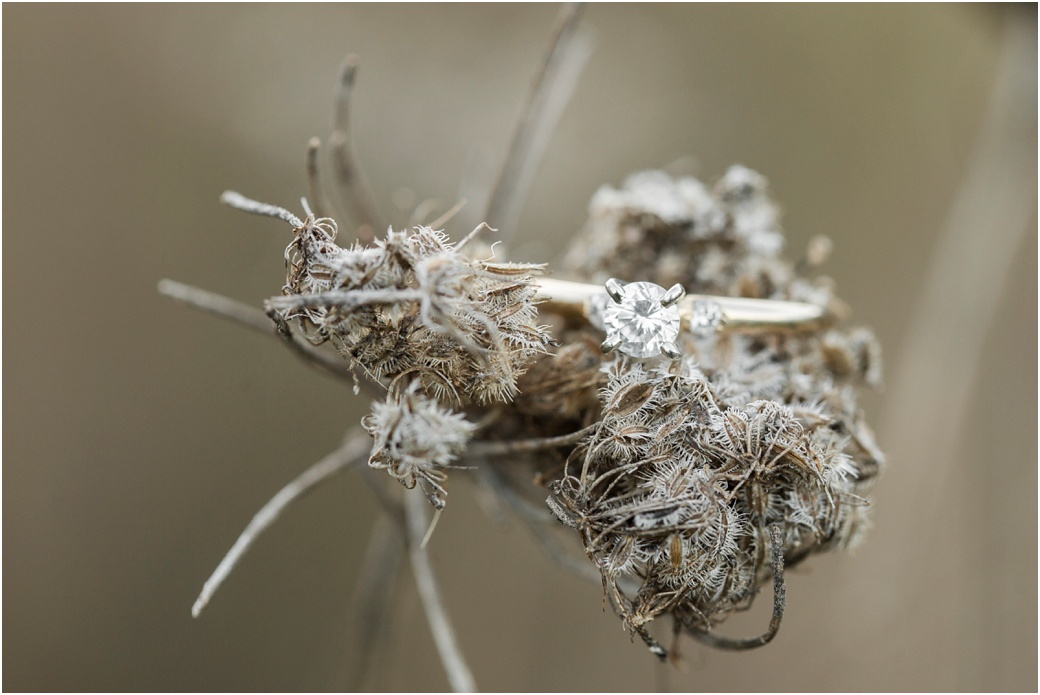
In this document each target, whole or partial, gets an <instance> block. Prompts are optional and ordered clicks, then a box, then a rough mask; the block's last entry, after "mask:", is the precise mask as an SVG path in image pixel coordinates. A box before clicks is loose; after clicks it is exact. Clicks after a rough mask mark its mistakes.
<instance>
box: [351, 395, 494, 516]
mask: <svg viewBox="0 0 1040 695" xmlns="http://www.w3.org/2000/svg"><path fill="white" fill-rule="evenodd" d="M364 426H365V429H366V430H368V433H369V434H370V435H372V439H373V444H372V455H371V457H370V458H369V461H368V465H370V466H372V467H373V468H381V469H384V470H386V471H387V472H388V473H389V474H390V475H391V477H393V478H394V479H396V480H398V481H399V482H400V483H401V484H402V485H404V486H405V487H406V488H409V489H410V488H413V487H415V485H416V483H418V484H419V486H420V487H421V488H422V490H423V492H424V493H425V494H426V497H427V498H428V499H429V500H430V503H431V504H432V505H433V506H434V507H436V508H438V509H441V508H443V507H444V498H445V495H446V494H447V491H446V490H445V489H444V482H445V480H446V479H447V475H446V473H445V469H447V468H449V467H451V464H452V462H453V461H455V459H456V458H457V457H458V456H459V454H461V453H462V452H463V450H464V449H465V446H466V442H468V441H469V439H470V437H471V436H472V435H473V431H474V429H475V426H474V425H473V423H471V422H468V421H467V420H466V418H465V417H463V416H462V415H461V414H459V413H453V412H451V411H449V410H446V409H445V408H442V407H441V406H440V405H438V404H437V402H436V401H434V400H432V399H430V398H428V397H426V396H424V395H423V394H422V393H421V392H420V389H419V384H418V382H412V384H411V386H409V387H408V388H407V389H406V390H405V391H404V392H403V393H401V394H399V395H398V396H396V397H394V396H390V397H388V399H387V400H386V402H384V403H373V404H372V414H371V415H369V416H368V417H366V418H365V420H364Z"/></svg>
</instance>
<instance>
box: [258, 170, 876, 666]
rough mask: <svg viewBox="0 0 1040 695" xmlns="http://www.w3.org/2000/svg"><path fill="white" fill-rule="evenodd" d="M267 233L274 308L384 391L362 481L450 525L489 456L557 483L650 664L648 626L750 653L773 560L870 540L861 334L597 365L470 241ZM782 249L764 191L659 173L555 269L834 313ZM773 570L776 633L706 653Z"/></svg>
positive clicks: (778, 604) (807, 266) (530, 282)
mask: <svg viewBox="0 0 1040 695" xmlns="http://www.w3.org/2000/svg"><path fill="white" fill-rule="evenodd" d="M279 214H280V213H279ZM282 216H283V217H285V218H286V219H289V221H290V222H292V223H293V225H294V238H293V241H292V242H291V243H290V244H289V246H288V248H287V249H286V252H285V260H286V269H287V270H286V284H285V286H284V288H283V296H281V297H277V298H274V299H271V300H269V301H268V309H269V311H272V312H275V313H276V314H277V316H276V318H277V319H278V320H279V321H281V322H283V323H284V322H286V321H296V322H297V323H298V324H299V325H300V327H301V329H302V330H303V332H304V334H305V335H306V336H307V337H308V339H309V340H310V341H311V342H312V343H313V344H315V345H320V344H323V343H331V344H332V345H334V346H335V348H336V349H337V351H338V352H339V354H340V355H342V356H343V357H344V358H346V360H347V361H348V363H349V364H350V365H351V366H354V367H358V368H360V369H361V370H362V371H363V372H364V373H365V374H366V375H367V376H369V377H370V378H371V379H372V380H374V381H375V382H377V383H380V384H383V385H384V386H385V387H386V389H387V395H386V400H385V402H382V403H379V402H377V403H375V404H374V405H373V410H372V414H371V415H369V416H368V417H366V418H365V420H364V422H363V425H364V427H365V429H366V430H367V432H368V433H369V435H370V436H371V437H372V439H373V446H372V450H371V455H370V458H369V465H370V466H371V467H373V468H377V469H382V470H386V471H387V472H388V473H389V475H390V476H391V477H392V478H394V479H395V480H397V481H398V482H400V483H401V484H403V485H404V486H405V487H406V488H409V489H410V488H413V487H415V486H416V485H418V486H419V487H420V488H421V489H422V491H423V493H424V494H425V495H426V497H427V499H428V500H429V501H430V503H431V504H432V505H433V506H434V507H435V508H437V509H442V508H444V506H445V501H446V495H447V489H446V483H447V478H448V475H447V471H448V469H450V468H454V467H471V466H474V465H475V466H480V465H496V466H497V465H498V464H497V463H495V464H492V463H490V462H489V461H488V455H489V454H488V452H494V451H498V452H499V453H508V454H509V456H508V459H509V465H510V467H511V468H512V471H513V475H512V476H510V480H512V481H514V482H513V483H511V484H515V480H516V479H517V476H516V475H515V473H516V472H517V471H518V470H519V471H526V472H527V477H528V480H531V481H532V484H529V485H527V486H526V487H527V489H526V490H521V491H519V492H520V493H521V496H522V495H523V493H530V492H531V490H532V489H537V488H536V486H541V487H542V488H543V489H545V488H547V489H548V491H549V493H550V494H549V497H548V499H547V504H548V506H549V509H550V510H551V512H552V513H553V515H554V516H555V518H557V519H558V520H559V521H561V522H563V523H564V524H566V525H567V526H569V527H572V528H574V529H576V530H577V532H578V533H579V535H580V538H581V542H582V544H583V546H584V549H585V553H586V555H587V556H588V558H589V559H590V560H591V561H592V563H593V565H594V566H595V568H596V570H597V571H598V573H599V574H600V576H601V579H602V583H603V588H604V591H605V593H606V596H607V597H608V598H609V599H610V601H611V604H612V605H613V606H614V608H615V610H616V611H617V613H618V615H619V616H620V617H621V619H622V620H623V622H624V625H625V627H626V628H627V629H628V630H630V631H631V632H632V633H633V634H637V635H639V636H640V637H642V638H643V640H644V641H645V642H646V643H647V645H648V646H649V647H650V649H651V650H652V651H653V652H655V653H657V654H658V655H661V656H664V655H665V654H666V653H667V652H666V650H665V649H664V648H663V647H661V646H660V645H659V644H658V642H657V641H656V639H655V638H654V637H653V636H652V635H651V633H650V631H649V629H648V624H649V623H650V622H651V621H653V620H654V619H655V618H657V617H659V616H662V615H671V616H672V618H673V621H674V624H675V629H676V632H677V633H679V632H687V633H690V634H692V635H694V636H696V637H698V638H700V639H702V640H703V641H707V642H709V643H711V644H713V645H714V646H718V647H728V648H746V647H751V646H758V645H760V644H764V643H765V642H767V641H768V640H769V639H771V638H772V635H773V634H775V631H776V628H777V627H778V625H779V617H780V615H782V610H783V601H784V595H783V582H782V567H783V565H784V563H786V564H787V565H792V564H795V563H797V562H800V561H802V560H804V559H805V558H806V557H808V556H809V555H811V554H813V553H816V552H820V551H823V550H828V549H832V548H844V547H848V546H850V545H852V544H853V543H854V542H855V541H856V540H857V539H858V538H859V537H860V535H861V534H862V532H863V530H864V529H865V528H866V526H867V518H866V495H867V493H868V491H869V489H870V487H871V484H872V482H873V480H874V478H875V477H876V475H877V473H878V470H879V467H880V465H881V463H882V461H883V456H882V454H881V453H880V452H879V451H878V449H877V446H876V445H875V443H874V440H873V436H872V434H871V432H870V430H869V428H868V427H867V425H866V424H865V422H864V421H863V417H862V413H861V411H860V409H859V407H858V405H857V402H856V393H857V389H859V388H860V387H864V386H868V387H869V386H876V385H877V384H878V383H879V381H880V358H879V349H878V346H877V343H876V341H875V340H874V337H873V335H872V334H871V333H870V332H869V331H868V330H866V329H862V328H859V329H854V330H851V331H842V330H838V329H833V328H832V329H827V330H822V329H816V328H814V329H811V330H806V331H802V332H798V331H777V332H774V333H766V334H756V335H740V334H730V333H715V332H695V331H688V332H685V333H683V334H682V336H681V337H680V342H681V343H682V347H683V350H684V357H682V358H681V359H676V360H669V359H666V358H663V357H660V358H649V359H636V358H631V357H625V356H619V355H604V354H603V353H602V351H601V350H600V347H599V343H600V341H601V340H602V334H600V333H599V332H598V331H597V329H596V328H594V327H593V326H591V325H590V324H589V323H588V321H577V322H575V321H574V320H573V317H571V318H570V319H568V318H565V317H562V316H560V317H555V319H554V320H553V323H554V325H555V328H554V329H553V331H552V332H551V331H550V329H549V328H548V327H546V326H542V325H540V324H539V321H540V320H542V317H539V313H538V305H537V301H536V295H537V285H536V281H535V279H534V278H535V275H536V274H538V273H539V272H541V270H542V267H541V266H538V265H532V264H516V263H511V264H504V263H491V262H489V261H482V260H474V259H472V258H469V257H467V256H465V255H463V254H462V253H461V250H462V248H463V247H464V246H465V245H466V243H467V242H468V241H469V240H470V239H471V238H472V236H473V234H475V233H476V232H477V231H479V228H478V230H475V231H474V233H473V234H471V235H470V236H469V237H467V238H466V239H464V240H463V241H462V242H461V243H459V244H457V245H453V244H452V243H451V242H450V241H449V240H448V238H447V237H446V236H445V235H444V234H443V233H442V232H439V231H435V230H433V229H431V228H429V227H417V228H415V229H413V230H411V231H410V232H396V231H393V230H390V231H388V233H387V236H386V237H385V238H384V239H381V240H376V241H375V242H374V243H372V244H371V245H368V246H362V245H359V244H355V245H353V246H352V247H350V248H342V247H340V246H338V245H337V244H336V243H335V239H336V223H335V222H334V221H333V220H331V219H329V218H318V219H315V217H314V216H313V215H309V216H308V217H307V218H306V220H298V219H297V218H295V217H294V216H292V215H291V214H290V213H284V215H282ZM782 247H783V236H782V233H781V231H780V226H779V223H778V219H777V207H776V205H775V204H774V203H773V202H772V200H771V199H770V198H769V196H768V193H767V190H766V182H765V180H764V179H763V177H762V176H760V175H759V174H757V173H755V172H752V171H750V170H748V169H746V168H744V167H733V168H732V169H730V170H729V171H728V172H727V173H726V175H725V176H723V177H722V179H721V180H720V181H719V182H718V184H717V185H716V186H715V187H714V189H713V190H711V191H709V189H708V188H707V187H705V186H704V185H703V184H702V183H700V182H699V181H697V180H696V179H693V178H681V179H674V178H672V177H670V176H668V175H666V174H664V173H662V172H644V173H640V174H637V175H635V176H632V177H631V178H630V179H629V180H628V181H627V182H626V184H625V186H624V187H623V188H622V189H620V190H616V189H612V188H603V189H601V190H600V191H599V192H597V194H596V195H595V197H594V198H593V200H592V203H591V205H590V219H589V222H588V225H587V226H586V229H585V230H584V231H583V233H582V234H581V235H579V236H578V237H577V239H576V241H575V243H574V245H573V247H572V248H571V250H570V252H569V253H568V256H567V258H568V262H569V266H570V270H571V272H572V274H573V275H574V276H576V277H577V278H578V279H580V280H584V281H601V280H602V279H603V278H605V277H610V276H615V277H622V278H625V279H640V280H652V281H654V282H657V283H659V284H662V285H669V284H673V283H680V284H682V285H683V286H685V287H687V288H689V289H690V290H691V291H693V292H697V293H703V294H716V295H729V296H738V297H751V298H759V299H783V300H797V301H803V302H812V303H816V304H818V305H822V306H825V307H828V308H829V310H830V311H831V312H833V313H839V312H841V311H842V305H841V304H840V302H839V301H838V300H837V299H835V298H834V297H833V294H832V290H831V283H830V282H829V281H828V280H827V279H826V278H813V277H811V275H810V274H811V273H812V272H813V271H814V270H815V268H816V266H817V265H818V264H819V263H821V262H822V261H823V257H824V256H825V255H826V249H827V245H826V244H825V243H823V242H821V241H818V240H817V241H814V242H813V244H812V245H811V248H810V249H809V252H808V253H807V255H806V258H805V259H803V260H802V261H801V262H800V263H798V264H797V265H793V264H791V263H789V262H787V261H785V260H783V259H782V257H781V255H780V252H781V250H782ZM547 317H548V315H546V318H547ZM550 347H556V348H557V349H556V350H555V351H552V352H550V350H549V348H550ZM463 411H464V412H463ZM477 421H480V422H484V423H488V422H494V423H495V426H494V427H493V428H490V427H485V428H483V429H482V428H481V427H478V426H477V425H476V424H474V423H475V422H477ZM474 438H477V439H478V440H479V442H480V443H481V446H477V447H473V446H472V445H471V442H472V440H473V439H474ZM481 447H483V448H481ZM489 447H490V448H489ZM496 447H497V448H496ZM461 464H465V465H461ZM521 477H522V476H521ZM542 494H543V495H544V492H543V493H542ZM770 575H772V576H773V580H774V584H775V586H774V621H773V623H771V627H770V630H769V631H767V632H766V633H765V634H764V635H763V636H761V637H759V638H754V639H751V640H728V639H726V638H721V637H717V636H716V635H715V634H714V633H713V632H712V631H713V629H714V628H715V626H717V625H718V624H719V623H720V622H721V621H723V620H724V619H725V618H726V617H727V616H728V615H729V614H731V613H732V612H733V611H735V610H743V609H746V608H748V607H749V606H750V605H751V604H752V602H753V600H754V598H755V596H756V595H757V594H758V592H759V590H760V588H761V586H762V583H763V581H764V580H767V579H768V578H769V577H770Z"/></svg>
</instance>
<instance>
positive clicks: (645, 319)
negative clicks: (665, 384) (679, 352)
mask: <svg viewBox="0 0 1040 695" xmlns="http://www.w3.org/2000/svg"><path fill="white" fill-rule="evenodd" d="M666 292H667V290H665V288H663V287H661V286H660V285H655V284H654V283H652V282H630V283H629V284H627V285H625V286H624V288H623V292H622V293H621V301H619V302H614V301H609V298H608V302H607V304H606V305H605V306H603V309H602V311H603V313H602V318H603V326H604V330H605V331H606V334H607V341H609V342H614V341H617V342H618V345H617V348H616V349H617V350H618V351H619V352H622V353H624V354H626V355H631V356H632V357H655V356H656V355H660V354H661V353H662V352H665V349H666V348H672V346H674V345H675V339H676V338H678V337H679V307H678V306H676V305H674V304H673V305H672V306H669V307H666V306H663V305H662V304H661V300H662V298H664V296H665V294H666Z"/></svg>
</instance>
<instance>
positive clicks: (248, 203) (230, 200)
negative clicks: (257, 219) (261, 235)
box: [220, 191, 303, 227]
mask: <svg viewBox="0 0 1040 695" xmlns="http://www.w3.org/2000/svg"><path fill="white" fill-rule="evenodd" d="M220 202H222V203H224V205H227V206H229V207H233V208H235V209H236V210H241V211H242V212H248V213H250V214H252V215H262V216H264V217H277V218H278V219H280V220H285V221H286V222H288V223H289V224H291V225H292V226H293V227H302V226H303V220H301V219H300V218H299V217H297V216H296V215H294V214H293V213H291V212H289V211H288V210H286V209H285V208H281V207H278V206H277V205H271V204H269V203H261V202H259V201H256V200H253V199H252V198H246V197H245V196H244V195H242V194H241V193H236V192H235V191H224V193H223V194H222V195H221V196H220Z"/></svg>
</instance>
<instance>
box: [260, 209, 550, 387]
mask: <svg viewBox="0 0 1040 695" xmlns="http://www.w3.org/2000/svg"><path fill="white" fill-rule="evenodd" d="M335 238H336V223H335V222H334V221H333V220H331V219H328V218H323V219H318V220H314V219H313V218H310V217H308V218H307V220H306V221H304V223H303V224H302V225H301V226H298V227H296V229H295V230H294V239H293V241H292V243H290V244H289V246H288V247H287V248H286V251H285V263H286V284H285V287H284V289H283V294H284V295H285V296H284V297H282V298H279V299H273V300H270V301H269V306H271V307H273V308H275V309H276V310H278V311H279V313H280V314H281V316H282V317H283V318H284V319H286V320H293V319H295V320H298V321H299V322H300V323H301V325H302V326H303V327H304V329H305V330H306V332H307V335H308V337H309V338H310V339H311V341H312V342H313V343H315V344H321V343H324V342H331V343H332V344H333V345H335V347H336V349H337V350H338V351H339V352H340V354H342V355H343V356H344V357H346V358H347V359H348V360H350V362H351V363H352V364H356V365H359V366H360V367H362V368H363V369H364V370H365V371H367V372H368V373H369V374H370V375H371V376H372V377H374V378H376V379H380V378H383V377H388V378H390V379H391V380H394V379H399V378H402V377H405V376H407V377H408V378H409V379H411V378H412V377H415V378H417V379H418V380H419V381H420V382H421V383H422V386H423V388H424V389H425V390H426V391H427V392H428V393H430V394H432V395H433V396H434V397H436V398H438V399H441V400H443V401H445V402H448V403H452V404H454V405H462V404H466V403H470V402H475V403H478V404H489V403H496V402H503V401H508V400H510V399H511V398H512V397H513V396H514V395H515V393H516V380H517V378H518V377H519V376H520V375H521V374H523V372H524V370H525V368H526V366H527V364H528V362H530V360H531V359H532V358H533V357H534V356H535V355H539V354H543V353H544V352H545V350H546V347H547V346H548V345H549V343H550V339H549V334H548V331H547V329H546V328H545V327H543V326H539V325H538V324H537V322H536V320H537V318H538V312H537V308H536V307H535V305H534V302H533V301H532V300H533V298H534V293H535V289H534V287H533V285H532V282H531V277H532V276H533V275H534V274H537V273H538V272H540V271H541V268H542V266H540V265H535V264H523V263H491V262H488V261H481V260H475V259H472V258H468V257H466V256H464V255H463V254H462V253H460V251H461V247H462V246H463V245H464V244H460V245H458V246H456V245H453V244H452V243H451V242H450V241H449V240H448V238H447V237H446V236H445V235H444V233H443V232H439V231H436V230H433V229H431V228H429V227H417V228H415V229H413V230H412V231H411V232H395V231H394V230H392V229H391V230H388V232H387V235H386V238H384V239H380V240H378V241H376V243H375V244H373V245H372V246H368V247H365V246H361V245H359V244H355V245H354V246H352V247H351V248H342V247H340V246H337V245H336V243H335Z"/></svg>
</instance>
